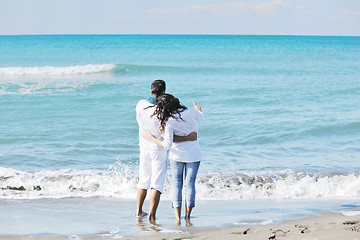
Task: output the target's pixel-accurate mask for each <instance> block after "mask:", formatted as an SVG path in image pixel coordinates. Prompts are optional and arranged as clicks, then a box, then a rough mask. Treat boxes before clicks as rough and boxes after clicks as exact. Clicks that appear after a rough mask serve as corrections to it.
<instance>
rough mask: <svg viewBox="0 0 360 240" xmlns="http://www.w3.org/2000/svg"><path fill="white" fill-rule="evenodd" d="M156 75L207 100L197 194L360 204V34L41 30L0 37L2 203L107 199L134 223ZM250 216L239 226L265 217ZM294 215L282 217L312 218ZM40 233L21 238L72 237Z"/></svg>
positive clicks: (185, 99) (188, 96) (184, 93)
mask: <svg viewBox="0 0 360 240" xmlns="http://www.w3.org/2000/svg"><path fill="white" fill-rule="evenodd" d="M156 79H163V80H165V81H166V83H167V92H168V93H171V94H174V95H175V96H177V97H178V98H179V99H180V100H181V102H182V104H184V105H186V106H191V105H192V100H193V99H194V100H195V101H196V103H197V104H199V105H201V106H202V109H203V112H204V116H205V119H204V121H202V122H201V123H200V124H199V127H200V132H199V136H198V137H199V141H200V145H201V148H202V151H203V161H202V164H201V167H200V170H199V176H198V181H197V189H198V195H197V199H198V200H200V201H208V200H212V201H222V202H224V201H228V202H229V203H230V202H231V203H232V204H233V203H234V201H235V202H239V203H241V204H243V203H249V202H251V201H259V202H267V204H266V206H269V203H270V202H272V201H275V202H276V201H287V202H289V201H290V202H292V201H305V202H306V204H305V205H304V204H303V205H301V204H300V205H299V206H301V207H299V209H302V210H303V211H304V212H306V213H308V211H309V209H315V210H321V209H324V208H327V207H328V206H329V202H331V203H333V202H335V203H334V204H333V205H332V204H330V205H331V206H332V207H335V208H336V207H338V208H342V206H344V205H342V204H341V203H345V202H346V203H348V204H350V205H351V206H355V205H357V204H358V203H359V199H360V190H359V189H360V37H326V36H224V35H221V36H217V35H46V36H41V35H37V36H0V116H1V117H0V203H1V204H0V205H1V206H2V208H3V209H12V208H11V207H6V208H5V207H4V206H8V205H9V204H10V205H11V206H17V205H19V206H25V205H27V204H30V205H31V204H34V206H35V205H36V206H37V205H38V204H40V203H42V202H46V204H47V205H48V204H49V202H50V203H51V202H52V201H56V204H58V205H59V206H63V205H62V204H65V205H66V204H69V202H71V199H77V200H78V201H83V202H84V203H86V204H90V203H92V204H94V205H96V204H100V203H99V202H101V201H100V200H99V199H103V198H106V199H107V201H110V202H111V203H112V204H113V202H114V201H115V202H116V204H114V205H117V203H118V202H120V203H124V204H125V205H126V206H133V205H134V206H133V209H131V207H129V208H130V210H127V211H128V212H126V211H125V210H124V211H125V212H126V214H129V216H130V212H131V213H133V212H134V211H135V210H134V208H135V201H134V200H135V199H136V183H137V168H138V155H139V149H138V145H137V143H138V127H137V123H136V119H135V106H136V103H137V102H138V101H139V100H140V99H143V98H147V97H148V96H149V89H150V85H151V83H152V81H153V80H156ZM169 174H170V173H168V175H169ZM169 179H170V177H169V176H168V178H167V181H166V183H165V192H164V194H163V196H162V199H163V200H165V201H164V202H166V201H168V200H170V191H171V186H170V181H169ZM91 199H92V200H93V201H92V200H91ZM129 201H130V202H129ZM308 201H311V202H314V206H313V205H311V207H309V206H308V205H307V204H308ZM24 202H25V203H26V204H25V205H24V204H23V203H24ZM75 202H76V201H75ZM132 202H133V204H132ZM302 203H304V202H302ZM102 204H104V203H102ZM110 205H111V204H109V205H107V206H108V208H109V209H111V208H112V207H113V205H111V206H110ZM119 205H121V204H119ZM125 205H121V206H125ZM235 205H236V204H235ZM250 205H251V204H250ZM169 206H170V205H169ZM261 206H262V205H261V204H259V206H258V207H257V209H259V208H260V209H261ZM325 206H326V207H325ZM102 207H104V206H102ZM163 207H164V209H167V208H166V207H165V206H163ZM13 208H14V209H15V208H16V207H13ZM30 208H31V207H30ZM104 208H106V207H104ZM129 208H128V207H127V208H126V209H129ZM168 208H169V209H168V210H163V212H166V214H168V215H167V216H169V218H171V215H172V210H171V207H168ZM202 208H204V206H202ZM25 209H29V207H26V208H25V207H24V211H25ZM89 209H91V208H90V207H89ZM264 209H267V208H264ZM264 209H263V210H264ZM276 209H277V210H274V211H275V212H274V211H268V210H266V211H265V210H264V212H265V213H268V212H271V214H274V213H278V209H279V208H276ZM289 209H290V208H289ZM289 209H288V210H289ZM248 210H249V209H247V210H246V211H245V212H246V213H248V215H246V214H245V212H244V211H243V210H239V211H240V212H241V214H240V213H239V218H238V219H232V220H231V221H230V223H233V222H241V221H242V218H243V217H240V216H252V217H250V218H254V219H257V220H258V221H260V220H264V219H265V220H266V218H267V217H264V216H263V215H262V216H261V218H256V214H255V213H256V211H255V212H253V213H249V211H248ZM288 210H286V209H284V210H281V211H280V210H279V211H280V212H281V213H282V214H283V215H281V216H280V217H279V219H284V218H287V217H288V216H289V215H291V214H293V215H294V214H295V215H296V214H301V213H302V212H301V211H297V212H291V211H288ZM4 211H5V210H4ZM83 211H84V212H86V213H87V214H89V211H90V210H83ZM167 211H169V213H168V212H167ZM257 211H260V212H261V210H257ZM110 212H111V211H110ZM250 212H251V211H250ZM5 213H7V214H9V217H10V216H17V217H14V218H13V220H14V221H15V219H16V221H20V222H17V223H16V224H15V222H16V221H15V222H14V224H13V225H14V226H18V225H19V224H20V225H21V220H19V219H21V218H19V215H16V214H15V215H14V212H12V211H11V210H7V211H5ZM28 214H30V213H28ZM74 214H75V213H74ZM126 214H125V215H124V216H127V215H126ZM164 214H165V213H164ZM194 214H195V215H196V211H195V212H194ZM249 214H250V215H249ZM251 214H253V215H251ZM45 215H46V214H45ZM70 215H71V214H70ZM85 215H86V214H85ZM275 215H276V214H275ZM49 216H51V214H50V215H47V217H49ZM160 217H161V216H160ZM232 217H234V216H232ZM268 217H269V216H268ZM199 219H201V217H199ZM114 221H115V220H114ZM116 221H117V220H116ZM164 221H165V220H164ZM198 221H200V220H198ZM224 221H225V222H226V220H224ZM41 224H42V225H41ZM88 224H90V223H88ZM39 225H41V226H44V223H43V222H41V221H40V223H39ZM110 225H111V224H110ZM110 225H109V224H107V223H106V224H104V227H103V230H104V231H110V230H109V229H108V228H109V226H110ZM36 226H37V225H36ZM36 226H33V227H32V228H31V229H32V230H25V229H24V231H23V232H22V233H23V234H43V233H49V234H51V233H60V234H61V233H64V234H68V233H69V232H71V231H70V230H69V231H68V230H64V231H63V232H61V231H60V232H54V231H52V230H49V231H48V232H46V230H38V231H36V230H34V229H36ZM8 229H11V228H8ZM39 229H40V228H39ZM41 229H42V228H41ZM45 229H46V228H45ZM94 229H98V228H94ZM100 231H101V227H100V230H99V232H100ZM10 233H11V232H10ZM10 233H9V232H7V231H5V230H3V231H1V230H0V235H2V234H10ZM96 233H97V232H86V231H78V232H76V231H74V234H96ZM117 233H118V234H122V233H123V230H122V228H121V227H120V228H119V229H118V232H117ZM131 233H133V232H131Z"/></svg>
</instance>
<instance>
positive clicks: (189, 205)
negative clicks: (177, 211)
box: [185, 202, 195, 207]
mask: <svg viewBox="0 0 360 240" xmlns="http://www.w3.org/2000/svg"><path fill="white" fill-rule="evenodd" d="M185 206H186V207H195V202H186V203H185Z"/></svg>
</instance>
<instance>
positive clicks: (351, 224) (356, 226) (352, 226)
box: [343, 221, 360, 232]
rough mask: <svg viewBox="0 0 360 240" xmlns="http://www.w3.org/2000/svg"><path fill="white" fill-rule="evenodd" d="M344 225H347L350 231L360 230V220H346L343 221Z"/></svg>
mask: <svg viewBox="0 0 360 240" xmlns="http://www.w3.org/2000/svg"><path fill="white" fill-rule="evenodd" d="M343 225H346V226H347V227H346V228H345V229H346V230H348V231H353V232H360V222H359V221H346V222H343Z"/></svg>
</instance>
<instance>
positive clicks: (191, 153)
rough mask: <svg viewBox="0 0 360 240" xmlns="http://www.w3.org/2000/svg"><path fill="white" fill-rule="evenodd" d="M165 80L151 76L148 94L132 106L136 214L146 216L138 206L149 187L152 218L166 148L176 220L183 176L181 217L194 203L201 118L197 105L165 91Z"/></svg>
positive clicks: (163, 172)
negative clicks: (190, 105)
mask: <svg viewBox="0 0 360 240" xmlns="http://www.w3.org/2000/svg"><path fill="white" fill-rule="evenodd" d="M165 89H166V84H165V82H164V81H163V80H155V81H154V82H153V83H152V84H151V91H150V92H151V97H150V98H149V99H147V100H145V99H143V100H140V101H139V102H138V104H137V106H136V120H137V122H138V124H139V146H140V163H139V183H138V190H137V213H136V215H137V216H139V217H140V216H146V215H147V213H145V212H144V211H143V210H142V206H143V203H144V200H145V197H146V194H147V190H148V189H150V199H149V221H150V222H155V215H156V210H157V207H158V205H159V201H160V195H161V193H162V192H163V186H164V182H165V175H166V168H167V150H169V160H170V165H171V174H172V200H173V202H172V206H173V208H174V211H175V217H176V221H177V222H178V223H180V217H181V206H182V189H183V182H184V180H185V186H186V194H185V206H186V213H185V219H190V214H191V211H192V209H193V207H195V180H196V175H197V172H198V169H199V165H200V160H201V150H200V146H199V142H198V141H197V132H198V126H197V124H196V121H201V120H202V119H203V114H202V111H201V107H200V106H198V105H196V104H195V102H193V103H194V108H187V107H185V106H183V105H181V104H180V102H179V99H177V98H175V97H174V96H172V95H170V94H165Z"/></svg>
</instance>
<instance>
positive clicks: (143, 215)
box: [136, 211, 148, 217]
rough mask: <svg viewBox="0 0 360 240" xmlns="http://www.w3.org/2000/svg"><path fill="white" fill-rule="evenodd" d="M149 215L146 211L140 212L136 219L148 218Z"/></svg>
mask: <svg viewBox="0 0 360 240" xmlns="http://www.w3.org/2000/svg"><path fill="white" fill-rule="evenodd" d="M147 215H148V213H146V212H144V211H141V212H138V213H137V214H136V217H145V216H147Z"/></svg>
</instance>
